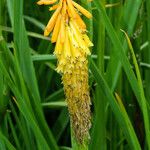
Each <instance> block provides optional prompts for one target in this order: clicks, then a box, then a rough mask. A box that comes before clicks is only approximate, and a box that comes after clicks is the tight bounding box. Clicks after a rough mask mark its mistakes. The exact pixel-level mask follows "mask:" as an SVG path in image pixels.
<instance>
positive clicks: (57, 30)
mask: <svg viewBox="0 0 150 150" xmlns="http://www.w3.org/2000/svg"><path fill="white" fill-rule="evenodd" d="M60 24H61V15H60V14H59V15H58V18H57V21H56V24H55V27H54V30H53V33H52V38H51V42H52V43H54V42H56V41H57V38H58V34H59V31H60Z"/></svg>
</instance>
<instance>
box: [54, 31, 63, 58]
mask: <svg viewBox="0 0 150 150" xmlns="http://www.w3.org/2000/svg"><path fill="white" fill-rule="evenodd" d="M62 50H63V44H62V43H61V42H60V33H59V35H58V38H57V42H56V46H55V50H54V54H55V55H56V56H57V57H58V55H61V53H62Z"/></svg>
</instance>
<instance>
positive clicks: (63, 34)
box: [60, 16, 66, 43]
mask: <svg viewBox="0 0 150 150" xmlns="http://www.w3.org/2000/svg"><path fill="white" fill-rule="evenodd" d="M65 34H66V33H65V20H64V17H63V16H62V17H61V27H60V39H61V43H64V41H65Z"/></svg>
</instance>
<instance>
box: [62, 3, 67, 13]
mask: <svg viewBox="0 0 150 150" xmlns="http://www.w3.org/2000/svg"><path fill="white" fill-rule="evenodd" d="M66 9H67V7H66V1H64V2H63V6H62V15H63V16H65V15H66Z"/></svg>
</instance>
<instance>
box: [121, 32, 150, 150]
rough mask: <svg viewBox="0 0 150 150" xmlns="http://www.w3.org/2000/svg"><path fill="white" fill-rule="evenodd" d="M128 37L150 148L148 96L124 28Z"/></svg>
mask: <svg viewBox="0 0 150 150" xmlns="http://www.w3.org/2000/svg"><path fill="white" fill-rule="evenodd" d="M121 31H122V32H123V33H124V34H125V36H126V39H127V42H128V45H129V49H130V52H131V55H132V59H133V64H134V66H135V71H136V75H137V80H138V85H139V89H140V97H141V109H142V113H143V117H144V125H145V134H146V139H147V145H148V149H150V141H149V139H150V128H149V115H148V110H147V102H146V98H145V94H144V89H143V83H142V79H141V75H140V70H139V67H138V63H137V60H136V56H135V54H134V50H133V47H132V44H131V41H130V39H129V37H128V35H127V33H126V32H125V31H123V30H121Z"/></svg>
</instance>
